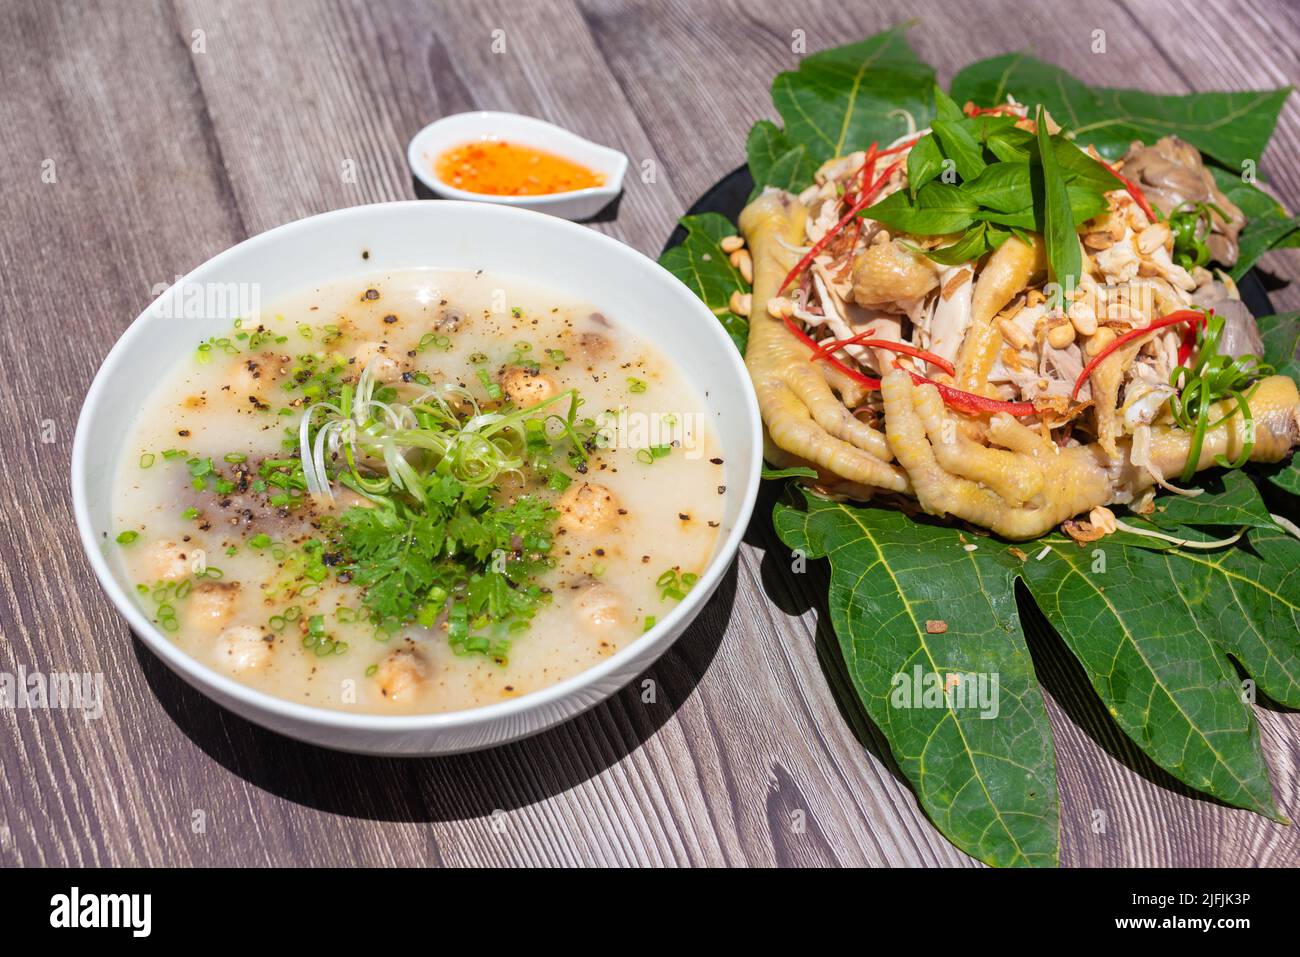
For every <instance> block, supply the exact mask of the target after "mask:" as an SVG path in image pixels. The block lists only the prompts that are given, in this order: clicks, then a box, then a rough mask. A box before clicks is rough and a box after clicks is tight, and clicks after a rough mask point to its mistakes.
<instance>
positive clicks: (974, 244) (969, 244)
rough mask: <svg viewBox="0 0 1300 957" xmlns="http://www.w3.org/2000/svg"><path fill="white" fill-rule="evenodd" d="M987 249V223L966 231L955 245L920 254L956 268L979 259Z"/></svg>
mask: <svg viewBox="0 0 1300 957" xmlns="http://www.w3.org/2000/svg"><path fill="white" fill-rule="evenodd" d="M995 228H996V227H995ZM1004 238H1005V237H1004ZM989 248H990V244H989V225H988V223H979V224H978V225H975V226H972V227H971V228H970V229H968V230H966V233H965V235H963V236H962V237H961V239H959V240H957V241H956V242H955V243H953V244H951V245H949V246H940V247H939V248H938V249H927V250H922V252H924V253H925V255H926V256H928V257H929V258H930V259H933V260H934V261H935V262H937V263H942V264H943V265H945V266H956V265H957V264H959V263H964V262H971V261H973V260H976V259H979V258H980V257H981V256H983V255H984V254H985V253H986V252H988V251H989Z"/></svg>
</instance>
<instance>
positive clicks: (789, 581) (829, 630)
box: [745, 482, 911, 789]
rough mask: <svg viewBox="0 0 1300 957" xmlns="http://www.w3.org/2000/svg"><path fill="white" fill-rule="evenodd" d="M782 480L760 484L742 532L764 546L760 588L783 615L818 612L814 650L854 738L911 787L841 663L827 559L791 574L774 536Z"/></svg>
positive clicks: (748, 540) (786, 552) (787, 552)
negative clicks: (761, 586)
mask: <svg viewBox="0 0 1300 957" xmlns="http://www.w3.org/2000/svg"><path fill="white" fill-rule="evenodd" d="M785 485H786V483H785V482H764V483H763V484H762V487H761V488H760V490H759V495H758V504H757V505H756V506H755V508H754V517H753V519H752V520H751V521H750V523H749V528H748V529H747V530H746V532H745V542H746V544H749V545H753V546H754V547H755V548H761V549H763V562H762V565H761V566H760V574H761V577H762V582H763V593H764V594H765V595H766V596H767V597H768V599H769V600H770V601H771V602H772V603H773V604H774V605H776V606H777V607H778V608H780V609H781V610H782V611H783V612H785V613H786V614H787V615H802V614H804V613H805V612H807V611H808V610H810V609H811V610H813V611H815V612H816V613H817V625H816V633H815V635H814V638H813V640H814V644H815V649H814V650H815V651H816V652H817V663H818V665H819V666H820V667H821V670H822V674H823V675H824V676H825V677H826V683H827V684H828V685H829V686H830V690H831V697H832V698H833V699H834V701H835V707H836V709H837V710H838V711H839V713H840V717H841V718H843V719H844V721H845V722H846V723H847V724H848V726H849V728H850V730H852V732H853V736H854V737H855V738H857V740H858V743H859V744H860V745H862V747H863V748H865V749H866V750H867V751H869V752H870V753H871V754H872V755H874V756H875V757H876V759H877V760H878V761H880V763H881V764H883V765H884V766H885V767H886V768H888V769H889V772H890V773H891V774H892V775H893V776H894V777H895V778H897V779H898V780H899V781H901V782H902V783H903V784H904V785H906V786H907V787H908V788H909V789H910V788H911V785H910V784H908V783H907V779H906V778H905V777H904V776H903V772H902V771H900V770H899V769H898V765H897V764H895V763H894V756H893V755H892V754H891V753H890V751H889V742H888V741H886V740H885V736H884V734H882V733H881V731H880V728H879V727H877V725H876V723H875V722H874V721H872V720H871V718H870V717H869V716H868V715H867V712H866V709H864V708H863V707H862V702H861V701H860V700H859V699H858V696H857V693H856V692H855V691H854V690H853V682H852V680H851V679H850V678H849V669H848V666H847V665H846V664H845V663H844V653H843V652H842V651H841V650H840V641H839V638H838V637H837V636H836V634H835V629H834V628H833V627H832V625H831V613H830V608H829V607H828V606H827V596H828V595H829V594H830V580H831V576H830V563H829V562H828V561H826V560H825V559H817V560H815V561H809V562H807V565H806V568H805V570H804V571H803V572H802V573H801V574H798V575H796V574H794V573H793V572H792V571H791V564H790V550H789V549H788V548H787V547H786V546H785V544H784V543H783V542H782V541H781V539H780V538H779V537H778V536H777V534H776V529H775V528H774V527H773V525H772V509H773V507H774V506H775V505H776V502H777V499H778V498H780V496H781V492H782V489H783V488H784V487H785Z"/></svg>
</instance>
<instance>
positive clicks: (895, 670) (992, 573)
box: [774, 491, 1059, 865]
mask: <svg viewBox="0 0 1300 957" xmlns="http://www.w3.org/2000/svg"><path fill="white" fill-rule="evenodd" d="M774 521H775V523H776V530H777V533H778V535H780V537H781V540H782V541H783V542H784V543H785V544H786V545H788V546H789V547H790V548H793V549H799V550H801V551H802V552H803V553H804V554H805V555H806V556H808V557H811V558H817V557H822V556H827V555H829V556H830V557H831V585H830V614H831V619H832V623H833V624H834V626H835V633H836V635H838V636H839V640H840V647H841V649H842V650H843V653H844V660H845V663H846V664H847V666H848V671H849V674H850V676H851V678H852V680H853V686H854V688H855V690H856V691H857V694H858V696H859V697H860V698H861V700H862V703H863V705H864V706H865V708H866V710H867V713H868V714H869V715H870V716H871V718H872V720H873V721H875V722H876V724H877V725H879V726H880V729H881V730H882V731H883V732H884V734H885V737H886V738H887V739H888V741H889V744H890V748H891V750H892V751H893V754H894V758H895V760H896V761H897V762H898V765H899V767H900V768H901V770H902V772H903V773H904V774H905V775H906V776H907V778H908V780H909V781H910V782H911V783H912V786H913V788H914V789H915V791H916V794H917V797H918V799H919V800H920V802H921V806H922V807H923V808H924V809H925V811H926V813H927V814H928V815H929V816H930V818H931V820H933V821H934V823H935V825H936V826H937V827H938V828H939V829H940V830H941V831H942V832H943V833H944V834H945V835H946V836H947V837H948V839H949V840H951V841H952V842H953V843H954V844H956V845H957V846H958V847H960V848H961V849H963V850H965V851H966V852H967V853H969V854H972V855H974V856H975V857H977V858H979V859H980V860H982V861H985V862H986V863H989V864H994V865H1052V864H1055V863H1056V861H1057V857H1058V853H1059V846H1058V840H1059V838H1058V829H1059V824H1058V819H1059V805H1058V798H1057V793H1056V761H1055V752H1054V750H1053V747H1052V735H1051V728H1050V726H1049V724H1048V721H1047V713H1046V709H1045V708H1044V706H1043V700H1042V695H1041V693H1040V691H1039V689H1038V682H1037V680H1036V678H1035V676H1034V671H1033V666H1032V664H1031V662H1030V657H1029V652H1028V650H1027V649H1026V647H1025V644H1024V640H1023V637H1022V634H1021V631H1020V622H1019V617H1018V614H1017V611H1016V599H1015V591H1014V589H1013V587H1012V579H1013V576H1014V565H1015V563H1014V561H1013V560H1012V559H1011V557H1010V556H1009V555H1008V554H1007V552H1006V549H1005V548H1003V547H1000V546H994V545H991V544H981V545H980V546H979V547H978V548H975V549H973V550H967V548H966V547H965V543H964V541H963V539H962V536H961V534H960V532H959V531H958V530H957V529H954V528H946V527H943V526H937V525H927V524H921V523H919V522H917V521H914V520H913V519H911V518H909V517H907V516H906V515H903V514H902V513H900V512H897V511H893V510H891V509H884V508H873V507H855V506H851V505H846V504H843V503H840V502H830V501H826V500H824V499H821V498H818V497H817V496H815V495H813V494H811V493H809V492H807V491H803V492H802V495H801V496H800V497H799V499H798V500H797V504H791V503H790V502H783V503H780V504H778V506H777V508H776V513H775V515H774ZM952 675H955V676H957V683H956V684H955V685H954V684H953V680H952V678H950V677H949V676H952ZM927 676H934V677H927ZM994 682H996V685H994ZM963 684H964V685H965V687H966V689H967V690H968V692H969V690H970V689H973V688H976V687H985V688H989V687H994V686H995V687H996V689H997V695H996V700H997V701H998V702H999V704H998V705H997V706H996V708H994V707H993V706H988V707H985V708H983V709H982V710H981V709H980V708H979V707H971V706H969V705H970V698H969V697H968V698H966V699H965V700H961V701H959V700H955V698H954V696H953V695H949V696H944V695H943V694H942V693H941V690H938V691H936V690H935V689H936V688H938V689H943V688H949V689H950V690H952V691H956V690H958V689H960V688H962V686H963ZM918 686H920V687H924V688H925V689H926V690H927V691H929V692H930V695H929V700H927V699H926V696H925V694H924V693H923V694H921V695H917V694H916V691H917V690H918ZM918 699H919V700H918ZM918 703H919V704H920V706H919V707H918V706H917V704H918ZM959 703H960V704H963V705H965V706H962V707H959V706H958V704H959ZM994 710H996V715H994V714H993V711H994ZM982 715H983V716H982Z"/></svg>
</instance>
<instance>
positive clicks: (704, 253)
mask: <svg viewBox="0 0 1300 957" xmlns="http://www.w3.org/2000/svg"><path fill="white" fill-rule="evenodd" d="M681 224H682V225H683V226H684V227H686V239H685V241H684V242H683V243H682V244H681V245H680V246H674V247H673V248H672V249H669V250H666V251H665V252H664V254H663V255H662V256H660V257H659V265H661V266H663V267H664V268H665V269H667V270H668V271H669V272H670V273H672V274H673V275H674V276H676V277H677V278H678V279H680V280H681V281H682V282H684V283H685V284H686V286H687V288H689V289H690V290H691V292H693V293H695V295H697V296H699V297H700V299H702V300H703V301H704V304H705V305H706V306H708V307H709V309H710V310H711V311H712V312H713V314H714V315H715V316H717V317H718V321H719V322H721V323H722V326H723V328H724V329H726V330H727V335H729V336H731V341H732V342H734V343H735V344H736V348H737V349H739V350H740V351H741V352H744V351H745V342H746V340H748V338H749V321H748V320H747V319H745V318H744V317H743V316H738V315H736V314H735V313H734V312H732V311H731V294H732V293H733V292H742V293H746V292H749V283H747V282H745V279H744V277H743V276H741V275H740V270H738V269H737V268H736V267H735V266H733V265H731V260H730V259H729V258H728V257H727V254H726V253H724V252H723V251H722V247H721V246H720V245H719V243H720V242H721V241H722V239H723V237H725V236H731V235H734V234H735V233H736V227H735V226H733V225H732V224H731V222H730V221H728V219H727V218H726V217H725V216H720V215H718V214H717V213H705V214H703V215H702V216H684V217H682V219H681Z"/></svg>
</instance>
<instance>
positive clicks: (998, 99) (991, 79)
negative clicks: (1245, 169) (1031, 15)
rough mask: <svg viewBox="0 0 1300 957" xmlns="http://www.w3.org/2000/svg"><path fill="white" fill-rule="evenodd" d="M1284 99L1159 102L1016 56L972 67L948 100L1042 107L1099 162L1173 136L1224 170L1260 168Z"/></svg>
mask: <svg viewBox="0 0 1300 957" xmlns="http://www.w3.org/2000/svg"><path fill="white" fill-rule="evenodd" d="M1289 93H1290V88H1289V87H1284V88H1282V89H1278V90H1250V91H1245V92H1234V93H1190V94H1186V95H1181V96H1161V95H1158V94H1155V93H1145V92H1143V91H1141V90H1123V89H1108V88H1105V87H1090V86H1088V85H1087V84H1085V83H1083V82H1081V81H1079V80H1077V79H1075V78H1074V77H1073V76H1071V75H1070V74H1069V73H1067V72H1066V71H1064V70H1062V69H1060V68H1059V67H1055V66H1052V65H1051V64H1049V63H1044V62H1042V61H1041V60H1036V59H1034V58H1033V57H1030V56H1026V55H1025V54H1023V53H1012V54H1007V55H1005V56H996V57H993V58H991V59H988V60H981V61H980V62H978V63H972V64H970V65H969V66H967V67H965V68H964V69H962V70H961V71H959V72H958V73H957V75H956V77H954V78H953V81H952V96H953V98H954V99H956V100H958V101H962V102H964V101H966V100H972V101H974V102H975V103H977V104H979V105H982V106H988V105H992V104H996V103H1003V102H1005V101H1006V98H1007V95H1008V94H1010V95H1012V96H1014V97H1015V98H1016V99H1017V100H1019V101H1020V102H1021V103H1029V104H1038V103H1041V104H1042V105H1043V106H1044V107H1046V108H1047V109H1048V111H1050V112H1051V114H1052V118H1053V119H1055V120H1056V122H1058V123H1060V124H1061V125H1062V126H1064V127H1065V128H1067V129H1068V130H1069V131H1070V132H1071V134H1072V135H1073V136H1074V137H1075V139H1077V141H1078V142H1080V143H1092V144H1093V145H1095V146H1096V147H1097V149H1098V150H1099V151H1100V152H1101V154H1102V155H1103V156H1106V157H1108V158H1111V159H1115V158H1118V157H1119V156H1122V155H1123V153H1124V151H1125V150H1126V149H1128V146H1129V144H1130V143H1131V142H1132V141H1133V140H1141V141H1143V142H1144V143H1153V142H1155V141H1156V140H1158V139H1159V138H1160V137H1162V136H1167V135H1170V134H1173V135H1175V136H1179V137H1181V138H1182V139H1184V140H1186V141H1187V142H1188V143H1191V144H1192V145H1193V146H1195V147H1196V148H1197V149H1199V150H1200V151H1201V152H1202V153H1205V154H1206V155H1207V156H1210V157H1212V158H1213V159H1214V160H1215V161H1217V162H1218V163H1220V164H1222V165H1223V166H1225V167H1227V168H1229V169H1241V168H1242V163H1243V162H1245V161H1246V160H1253V161H1255V162H1258V161H1259V158H1260V156H1261V155H1262V154H1263V152H1264V147H1265V146H1266V145H1267V144H1268V140H1269V137H1270V136H1272V134H1273V127H1274V126H1275V125H1276V124H1277V117H1278V112H1279V111H1280V110H1281V109H1282V103H1283V101H1285V100H1286V98H1287V95H1288V94H1289Z"/></svg>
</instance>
